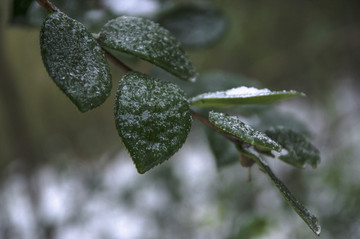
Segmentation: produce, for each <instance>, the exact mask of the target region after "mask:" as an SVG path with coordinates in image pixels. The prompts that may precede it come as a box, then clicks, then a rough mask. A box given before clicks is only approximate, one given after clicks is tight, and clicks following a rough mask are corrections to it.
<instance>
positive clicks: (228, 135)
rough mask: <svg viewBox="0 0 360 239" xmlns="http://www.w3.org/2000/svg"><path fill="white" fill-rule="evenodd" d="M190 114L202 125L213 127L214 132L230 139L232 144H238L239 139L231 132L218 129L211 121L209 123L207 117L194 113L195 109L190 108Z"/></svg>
mask: <svg viewBox="0 0 360 239" xmlns="http://www.w3.org/2000/svg"><path fill="white" fill-rule="evenodd" d="M191 114H192V117H193V118H195V119H197V120H198V121H200V122H201V123H203V124H204V125H206V126H208V127H209V128H211V129H213V130H214V131H215V132H216V133H219V134H221V135H222V136H224V137H225V138H227V139H228V140H230V141H231V142H233V143H234V144H238V143H240V142H241V141H240V140H239V139H238V138H236V137H234V136H233V135H232V134H230V133H228V132H225V131H223V130H221V129H219V128H218V127H217V126H216V125H214V124H213V123H211V122H210V121H209V120H208V119H207V118H205V117H204V116H202V115H200V114H198V113H196V112H195V111H193V110H191Z"/></svg>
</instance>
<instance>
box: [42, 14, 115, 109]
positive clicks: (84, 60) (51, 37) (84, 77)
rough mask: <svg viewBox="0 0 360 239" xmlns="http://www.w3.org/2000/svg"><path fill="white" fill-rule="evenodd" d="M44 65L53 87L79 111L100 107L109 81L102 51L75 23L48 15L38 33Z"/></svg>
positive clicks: (109, 87)
mask: <svg viewBox="0 0 360 239" xmlns="http://www.w3.org/2000/svg"><path fill="white" fill-rule="evenodd" d="M40 45H41V55H42V58H43V61H44V65H45V67H46V69H47V71H48V73H49V75H50V76H51V78H52V79H53V80H54V82H55V83H56V85H57V86H58V87H59V88H60V89H61V90H62V91H63V92H64V93H65V94H66V95H67V96H68V97H69V98H70V99H71V101H72V102H73V103H74V104H75V105H76V106H77V107H78V109H79V110H80V111H81V112H86V111H88V110H90V109H93V108H95V107H97V106H99V105H101V104H102V103H103V102H104V101H105V100H106V98H107V97H108V96H109V95H110V91H111V87H112V82H111V74H110V69H109V66H108V63H107V61H106V59H105V55H104V52H103V51H102V49H101V47H100V46H99V44H98V43H97V42H96V41H95V39H94V38H93V37H92V35H91V34H90V33H89V32H87V31H86V29H85V27H84V26H83V25H82V24H81V23H79V22H78V21H76V20H74V19H71V18H69V17H68V16H66V15H65V14H63V13H51V14H49V15H48V17H47V18H46V19H45V21H44V24H43V26H42V28H41V34H40Z"/></svg>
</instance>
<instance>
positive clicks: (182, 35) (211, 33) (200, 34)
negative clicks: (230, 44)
mask: <svg viewBox="0 0 360 239" xmlns="http://www.w3.org/2000/svg"><path fill="white" fill-rule="evenodd" d="M158 22H159V23H160V25H162V26H163V27H165V28H166V29H168V30H169V31H170V32H171V33H173V34H174V35H175V37H176V39H178V40H179V41H180V42H181V43H182V44H183V45H185V46H188V47H199V46H206V45H209V44H212V43H215V42H216V41H217V40H219V39H220V38H221V37H222V36H223V35H224V33H225V31H226V29H227V27H228V21H227V19H226V17H225V15H224V14H223V13H222V12H220V11H219V10H218V9H217V8H214V7H212V6H211V5H209V4H199V3H191V4H183V5H180V6H176V7H175V8H173V9H171V10H169V11H166V12H165V13H164V14H162V15H161V16H160V18H159V19H158Z"/></svg>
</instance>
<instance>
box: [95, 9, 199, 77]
mask: <svg viewBox="0 0 360 239" xmlns="http://www.w3.org/2000/svg"><path fill="white" fill-rule="evenodd" d="M99 42H100V44H102V45H103V46H104V47H107V48H110V49H114V50H118V51H121V52H124V53H128V54H131V55H134V56H137V57H140V58H142V59H144V60H146V61H149V62H151V63H153V64H155V65H157V66H159V67H161V68H163V69H164V70H166V71H168V72H170V73H172V74H173V75H175V76H177V77H179V78H181V79H183V80H190V81H194V79H195V78H196V77H197V73H196V71H195V69H194V67H193V66H192V64H191V62H190V60H189V58H188V57H187V55H186V53H185V51H184V50H183V48H182V47H181V46H180V43H179V42H178V41H177V40H176V39H175V38H174V36H173V35H171V33H170V32H169V31H168V30H166V29H165V28H162V27H160V25H159V24H157V23H155V22H153V21H150V20H147V19H142V18H138V17H130V16H122V17H118V18H116V19H113V20H111V21H109V22H107V23H106V24H105V25H104V26H103V28H102V29H101V31H100V36H99Z"/></svg>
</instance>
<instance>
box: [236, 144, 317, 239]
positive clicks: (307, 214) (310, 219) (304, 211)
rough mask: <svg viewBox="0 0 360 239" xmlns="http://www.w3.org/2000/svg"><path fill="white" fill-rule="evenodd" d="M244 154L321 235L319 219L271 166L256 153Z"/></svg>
mask: <svg viewBox="0 0 360 239" xmlns="http://www.w3.org/2000/svg"><path fill="white" fill-rule="evenodd" d="M241 153H242V154H244V155H245V156H247V157H249V158H251V159H253V160H254V161H255V162H256V163H257V164H258V165H259V167H260V168H261V169H262V170H263V171H264V172H265V173H266V174H267V175H268V176H269V178H270V180H271V182H272V183H273V184H274V185H275V186H276V187H277V189H278V190H279V191H280V193H281V195H282V196H283V197H284V198H285V200H286V201H287V202H288V203H289V205H290V206H291V207H292V208H293V209H294V210H295V211H296V213H297V214H298V215H299V216H300V217H301V218H302V219H303V220H304V222H305V223H306V224H307V225H308V226H309V228H310V229H311V230H312V231H313V232H314V233H315V234H316V235H318V236H319V235H320V232H321V226H320V224H319V221H318V219H317V218H316V217H315V216H314V215H313V214H312V213H311V212H310V211H309V210H307V209H306V208H305V207H304V206H303V205H302V204H301V203H300V202H299V201H298V200H297V199H296V198H295V197H294V195H293V194H292V193H291V192H290V190H289V189H288V188H287V187H286V186H285V185H284V184H283V182H281V181H280V180H279V179H278V178H277V177H276V176H275V174H274V173H273V172H272V170H271V168H270V167H269V165H268V164H267V163H266V162H265V160H263V159H262V158H261V156H260V155H258V154H257V153H256V152H255V151H251V152H250V151H249V150H242V151H241Z"/></svg>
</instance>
